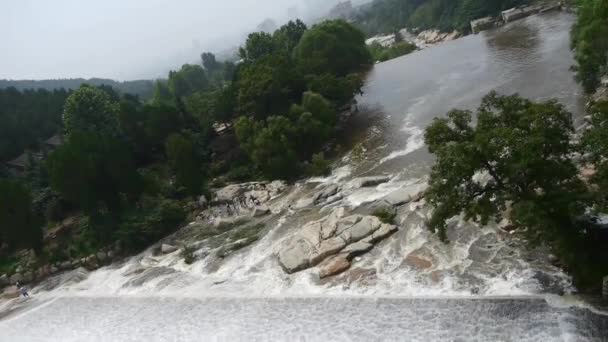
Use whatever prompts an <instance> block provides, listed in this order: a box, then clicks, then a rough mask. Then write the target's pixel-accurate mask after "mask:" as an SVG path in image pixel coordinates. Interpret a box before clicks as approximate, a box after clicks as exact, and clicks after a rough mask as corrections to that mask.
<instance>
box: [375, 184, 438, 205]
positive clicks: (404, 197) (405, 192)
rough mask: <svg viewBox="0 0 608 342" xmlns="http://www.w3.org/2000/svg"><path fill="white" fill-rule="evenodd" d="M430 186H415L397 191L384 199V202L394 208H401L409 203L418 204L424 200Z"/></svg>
mask: <svg viewBox="0 0 608 342" xmlns="http://www.w3.org/2000/svg"><path fill="white" fill-rule="evenodd" d="M427 188H428V184H426V183H420V184H414V185H411V186H408V187H405V188H401V189H399V190H395V191H393V192H391V193H390V194H388V195H387V196H386V197H384V200H385V201H386V202H388V203H390V204H392V205H394V206H400V205H403V204H406V203H409V202H416V201H419V200H420V199H422V197H423V196H424V192H425V191H426V189H427Z"/></svg>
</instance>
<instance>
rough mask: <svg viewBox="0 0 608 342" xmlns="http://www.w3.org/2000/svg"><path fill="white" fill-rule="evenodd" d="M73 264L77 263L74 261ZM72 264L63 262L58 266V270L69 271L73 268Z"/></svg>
mask: <svg viewBox="0 0 608 342" xmlns="http://www.w3.org/2000/svg"><path fill="white" fill-rule="evenodd" d="M75 262H78V261H77V260H75ZM74 266H75V265H74V263H73V262H69V261H64V262H62V263H61V264H60V266H59V268H60V269H62V270H69V269H70V268H74Z"/></svg>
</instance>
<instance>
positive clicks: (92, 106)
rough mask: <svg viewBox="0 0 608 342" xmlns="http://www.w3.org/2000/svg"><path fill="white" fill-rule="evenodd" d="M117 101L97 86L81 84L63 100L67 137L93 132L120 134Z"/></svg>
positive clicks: (110, 134)
mask: <svg viewBox="0 0 608 342" xmlns="http://www.w3.org/2000/svg"><path fill="white" fill-rule="evenodd" d="M118 110H119V106H118V103H116V102H112V101H111V99H110V97H109V96H108V94H107V93H106V92H105V91H103V90H101V89H98V88H95V87H92V86H89V85H82V86H81V87H80V88H79V89H78V90H76V91H75V92H74V93H72V94H71V95H70V96H69V97H68V98H67V100H66V102H65V109H64V113H63V125H64V128H65V130H66V133H67V134H68V137H69V136H71V135H73V134H77V133H87V132H90V133H94V134H102V135H107V136H112V137H116V136H118V135H119V134H120V128H119V120H118Z"/></svg>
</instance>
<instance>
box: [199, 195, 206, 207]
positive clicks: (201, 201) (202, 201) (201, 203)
mask: <svg viewBox="0 0 608 342" xmlns="http://www.w3.org/2000/svg"><path fill="white" fill-rule="evenodd" d="M207 203H208V201H207V197H205V195H202V196H201V197H199V198H198V206H199V208H201V209H202V208H205V207H206V206H207Z"/></svg>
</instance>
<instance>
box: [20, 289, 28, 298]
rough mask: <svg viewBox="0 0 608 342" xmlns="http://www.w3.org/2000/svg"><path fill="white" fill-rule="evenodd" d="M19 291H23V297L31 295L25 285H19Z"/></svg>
mask: <svg viewBox="0 0 608 342" xmlns="http://www.w3.org/2000/svg"><path fill="white" fill-rule="evenodd" d="M19 292H21V295H22V296H23V298H27V297H29V296H30V294H29V293H27V287H25V286H21V287H19Z"/></svg>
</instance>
